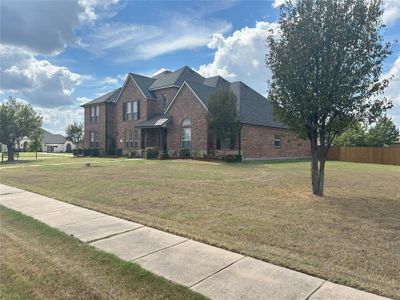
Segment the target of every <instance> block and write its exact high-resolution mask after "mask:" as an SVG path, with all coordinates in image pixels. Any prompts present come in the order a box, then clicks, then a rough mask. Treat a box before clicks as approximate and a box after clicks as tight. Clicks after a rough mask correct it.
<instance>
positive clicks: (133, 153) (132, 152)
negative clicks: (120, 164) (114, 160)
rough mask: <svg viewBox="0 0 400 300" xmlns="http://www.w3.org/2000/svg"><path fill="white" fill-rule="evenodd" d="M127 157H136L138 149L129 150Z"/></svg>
mask: <svg viewBox="0 0 400 300" xmlns="http://www.w3.org/2000/svg"><path fill="white" fill-rule="evenodd" d="M127 157H128V158H136V157H137V151H136V149H132V150H130V151H129V152H128V155H127Z"/></svg>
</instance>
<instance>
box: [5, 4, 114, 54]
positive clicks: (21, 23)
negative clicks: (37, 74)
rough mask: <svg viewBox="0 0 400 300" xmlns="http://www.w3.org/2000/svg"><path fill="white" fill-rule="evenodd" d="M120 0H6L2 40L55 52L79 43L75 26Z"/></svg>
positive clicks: (36, 51)
mask: <svg viewBox="0 0 400 300" xmlns="http://www.w3.org/2000/svg"><path fill="white" fill-rule="evenodd" d="M116 2H118V1H117V0H79V1H78V0H69V1H24V0H12V1H11V0H3V1H1V2H0V11H1V20H0V28H1V43H2V44H5V45H12V46H18V47H23V48H25V49H27V50H29V51H31V52H33V53H35V54H45V55H55V54H58V53H60V52H61V51H62V50H64V48H65V47H66V46H67V45H75V44H76V45H77V44H79V39H78V38H77V37H76V35H75V29H77V28H78V27H79V25H80V24H81V23H82V22H85V21H89V22H90V21H94V20H96V19H97V17H98V15H97V13H98V12H97V9H99V11H100V13H101V12H102V11H106V10H107V9H109V7H110V5H112V4H114V3H116Z"/></svg>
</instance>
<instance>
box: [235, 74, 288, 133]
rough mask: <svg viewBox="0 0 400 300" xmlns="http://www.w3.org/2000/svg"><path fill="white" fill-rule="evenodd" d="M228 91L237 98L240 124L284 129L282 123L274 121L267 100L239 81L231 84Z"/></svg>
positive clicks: (270, 105)
mask: <svg viewBox="0 0 400 300" xmlns="http://www.w3.org/2000/svg"><path fill="white" fill-rule="evenodd" d="M230 89H231V90H232V91H233V92H234V93H235V95H236V97H237V98H238V105H239V115H240V122H241V123H246V124H253V125H260V126H270V127H279V128H285V125H284V124H283V123H282V122H279V121H278V120H275V118H274V115H273V109H272V104H271V102H269V100H268V99H267V98H265V97H264V96H262V95H261V94H259V93H258V92H256V91H255V90H253V89H252V88H250V87H248V86H247V85H245V84H244V83H243V82H241V81H237V82H233V83H231V85H230Z"/></svg>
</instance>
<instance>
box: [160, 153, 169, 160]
mask: <svg viewBox="0 0 400 300" xmlns="http://www.w3.org/2000/svg"><path fill="white" fill-rule="evenodd" d="M168 158H169V155H168V153H160V154H159V155H158V159H168Z"/></svg>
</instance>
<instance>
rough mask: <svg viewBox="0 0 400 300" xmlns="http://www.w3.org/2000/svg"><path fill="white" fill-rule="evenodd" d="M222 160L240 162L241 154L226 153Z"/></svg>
mask: <svg viewBox="0 0 400 300" xmlns="http://www.w3.org/2000/svg"><path fill="white" fill-rule="evenodd" d="M224 161H226V162H228V163H235V162H241V161H242V156H241V155H240V154H227V155H225V156H224Z"/></svg>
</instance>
